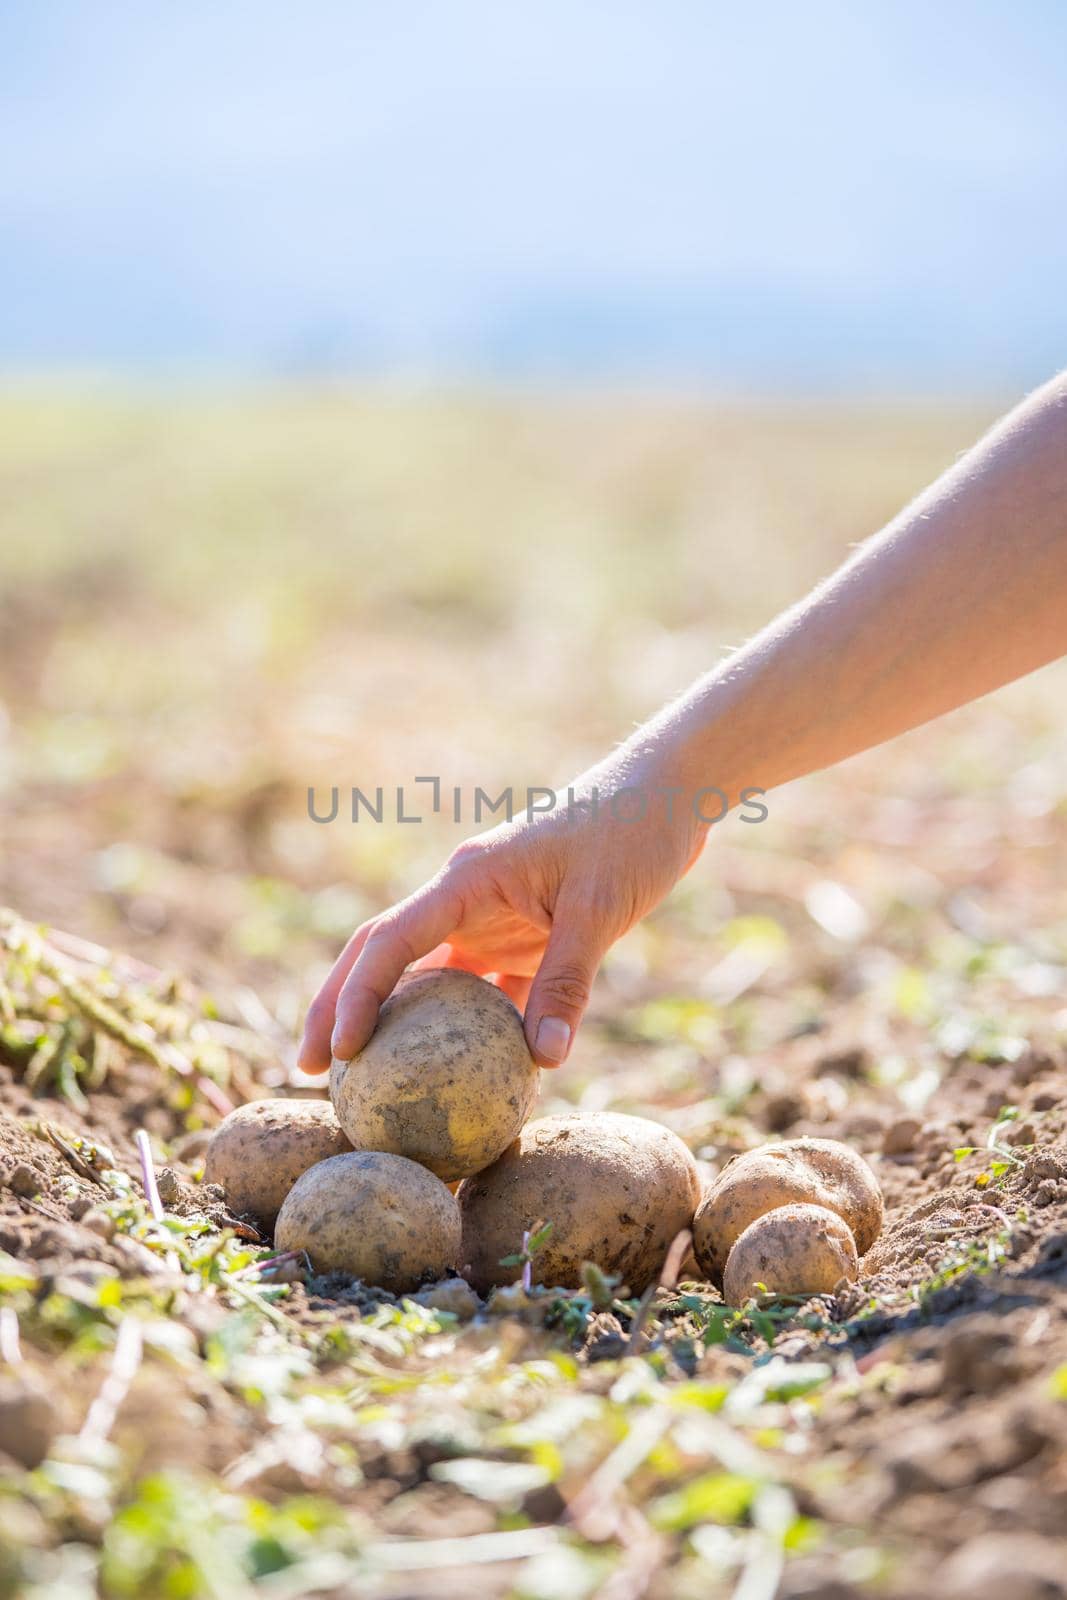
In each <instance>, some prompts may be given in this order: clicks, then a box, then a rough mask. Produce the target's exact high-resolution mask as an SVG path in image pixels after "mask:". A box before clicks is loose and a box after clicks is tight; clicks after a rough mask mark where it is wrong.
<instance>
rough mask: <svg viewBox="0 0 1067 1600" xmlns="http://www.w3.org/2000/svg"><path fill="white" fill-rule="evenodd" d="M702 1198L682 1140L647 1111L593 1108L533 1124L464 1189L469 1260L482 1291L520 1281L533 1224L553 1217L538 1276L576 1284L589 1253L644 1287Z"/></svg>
mask: <svg viewBox="0 0 1067 1600" xmlns="http://www.w3.org/2000/svg"><path fill="white" fill-rule="evenodd" d="M699 1198H700V1179H699V1176H698V1174H697V1169H696V1163H695V1162H694V1160H693V1158H692V1156H691V1155H690V1154H689V1151H688V1150H687V1149H686V1147H685V1145H684V1144H683V1143H682V1141H681V1140H680V1139H679V1138H677V1137H676V1136H675V1135H674V1134H673V1133H671V1132H670V1130H669V1129H667V1128H664V1127H662V1126H661V1125H660V1124H659V1123H658V1122H648V1121H646V1120H645V1118H643V1117H626V1116H619V1115H616V1114H614V1113H611V1112H592V1113H590V1114H588V1115H586V1116H579V1115H567V1116H557V1117H541V1118H539V1119H538V1120H537V1121H536V1122H531V1123H528V1124H527V1126H526V1127H525V1128H524V1129H523V1130H522V1133H521V1134H520V1135H519V1137H518V1139H517V1140H516V1141H515V1143H514V1144H513V1145H511V1146H510V1147H509V1148H508V1149H507V1150H505V1151H504V1154H503V1155H502V1156H500V1157H499V1159H498V1160H496V1161H494V1162H493V1165H492V1166H491V1167H489V1168H487V1169H486V1171H484V1172H479V1173H478V1174H477V1176H476V1177H473V1178H468V1179H467V1180H466V1182H465V1183H464V1184H463V1185H462V1187H461V1188H460V1191H459V1207H460V1211H461V1213H462V1216H463V1260H464V1262H465V1263H466V1264H469V1267H470V1274H469V1276H470V1281H471V1283H472V1284H473V1285H474V1287H475V1288H476V1289H477V1290H478V1292H479V1293H480V1294H484V1293H486V1292H487V1291H488V1290H489V1289H491V1288H492V1287H494V1286H495V1285H499V1284H506V1283H513V1282H514V1281H515V1280H516V1279H517V1278H518V1277H519V1276H520V1273H521V1270H522V1269H521V1267H502V1266H501V1265H500V1261H501V1258H502V1257H504V1256H509V1255H514V1254H516V1253H518V1252H519V1251H521V1249H522V1236H523V1232H524V1230H528V1229H532V1228H534V1227H535V1225H536V1224H538V1223H540V1222H551V1223H552V1225H553V1226H552V1232H551V1233H550V1234H549V1236H548V1239H547V1241H546V1242H545V1244H544V1245H543V1246H542V1248H541V1249H540V1250H538V1251H537V1252H536V1254H535V1255H534V1258H533V1278H534V1281H535V1282H537V1283H542V1284H552V1285H555V1284H559V1285H561V1286H562V1287H564V1288H570V1289H573V1288H577V1287H578V1286H579V1284H580V1281H581V1266H582V1262H583V1261H593V1262H595V1263H596V1265H597V1266H598V1267H600V1269H601V1270H602V1271H603V1272H610V1273H616V1274H618V1276H619V1278H620V1279H621V1280H622V1281H623V1282H624V1283H626V1284H627V1285H628V1286H629V1288H630V1289H631V1290H632V1291H633V1292H634V1293H635V1294H640V1293H641V1292H642V1290H644V1289H645V1288H646V1287H647V1285H648V1284H649V1283H650V1282H652V1281H653V1279H654V1278H655V1277H656V1274H657V1273H658V1272H659V1271H660V1269H661V1267H662V1266H663V1262H664V1258H665V1256H666V1254H667V1250H668V1248H669V1246H670V1244H671V1241H672V1240H673V1238H674V1236H675V1234H677V1233H678V1232H679V1230H680V1229H682V1228H687V1227H689V1225H690V1223H691V1222H692V1220H693V1211H694V1209H695V1207H696V1204H697V1201H698V1200H699Z"/></svg>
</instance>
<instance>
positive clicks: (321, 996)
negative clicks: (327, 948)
mask: <svg viewBox="0 0 1067 1600" xmlns="http://www.w3.org/2000/svg"><path fill="white" fill-rule="evenodd" d="M373 926H374V922H373V921H371V922H364V923H361V924H360V926H359V927H358V928H357V929H356V931H355V933H354V934H353V935H352V937H351V938H350V939H349V941H348V943H347V944H346V945H345V947H344V949H343V950H342V951H341V954H340V955H339V956H338V957H337V960H336V961H335V962H334V964H333V966H332V967H331V968H330V971H329V975H328V977H327V978H326V980H325V982H324V983H323V984H322V986H321V987H320V989H319V991H318V993H317V994H316V996H315V998H314V1000H312V1002H311V1004H310V1006H309V1007H308V1014H307V1018H306V1020H305V1022H304V1037H303V1039H302V1040H301V1042H300V1049H299V1051H298V1053H297V1058H296V1064H297V1066H298V1067H299V1068H300V1070H301V1072H310V1073H316V1072H326V1071H327V1070H328V1068H329V1065H330V1035H331V1033H332V1032H333V1024H334V1015H335V1013H336V1010H337V996H338V995H339V994H340V993H341V988H342V986H343V984H344V981H345V979H346V978H347V977H348V974H349V973H350V972H351V970H352V967H353V964H354V963H355V960H356V958H357V956H358V955H359V952H360V951H361V950H362V949H363V946H364V945H365V944H366V942H367V939H368V938H369V937H370V931H371V929H372V928H373Z"/></svg>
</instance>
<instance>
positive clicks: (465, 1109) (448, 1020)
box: [330, 968, 540, 1183]
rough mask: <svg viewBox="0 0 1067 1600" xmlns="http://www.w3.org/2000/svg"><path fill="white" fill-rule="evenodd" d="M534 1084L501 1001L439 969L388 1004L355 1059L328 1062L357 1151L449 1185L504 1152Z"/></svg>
mask: <svg viewBox="0 0 1067 1600" xmlns="http://www.w3.org/2000/svg"><path fill="white" fill-rule="evenodd" d="M539 1081H540V1072H539V1070H538V1067H537V1065H536V1063H535V1062H534V1060H533V1058H532V1056H531V1055H530V1052H529V1050H528V1049H527V1047H526V1036H525V1034H524V1033H523V1031H522V1018H521V1017H520V1016H519V1013H518V1012H517V1011H516V1009H515V1007H514V1006H513V1005H512V1003H511V1001H510V1000H509V999H508V997H507V995H505V994H504V993H503V992H502V991H501V990H500V989H498V988H497V987H496V985H495V984H491V983H487V982H486V981H485V979H484V978H477V977H475V976H474V975H473V973H470V972H460V971H458V970H456V969H455V968H441V969H440V970H439V971H432V972H419V973H415V974H413V975H412V976H410V977H409V978H408V979H407V980H406V981H405V982H404V983H402V984H401V985H400V986H399V987H398V988H397V989H396V991H395V993H393V994H392V995H391V996H390V997H389V999H388V1000H387V1001H386V1002H385V1004H384V1005H383V1006H382V1009H381V1012H380V1014H379V1017H378V1026H377V1027H376V1028H375V1030H374V1033H373V1035H372V1036H371V1038H370V1040H369V1041H368V1042H367V1044H366V1045H365V1046H364V1048H363V1049H362V1050H361V1051H360V1053H359V1054H358V1055H357V1056H355V1057H354V1058H353V1060H351V1061H335V1062H334V1064H333V1067H332V1069H331V1071H330V1095H331V1097H332V1099H333V1103H334V1107H335V1108H336V1111H337V1117H338V1121H339V1122H340V1124H341V1126H342V1128H344V1130H345V1133H346V1134H347V1135H348V1138H349V1140H350V1141H351V1143H352V1145H353V1146H354V1148H355V1149H357V1150H386V1151H390V1152H392V1153H393V1154H395V1155H402V1156H407V1157H409V1158H410V1160H412V1161H418V1162H420V1163H421V1164H422V1166H424V1167H429V1169H430V1171H431V1172H434V1173H436V1174H437V1176H438V1177H439V1178H441V1179H443V1180H444V1181H445V1182H446V1183H451V1182H454V1181H455V1180H456V1179H459V1178H466V1177H468V1176H469V1175H470V1174H471V1173H473V1172H480V1171H481V1169H482V1168H483V1167H487V1166H488V1165H489V1163H490V1162H491V1161H495V1159H496V1157H497V1156H498V1155H499V1154H500V1152H501V1151H502V1150H505V1149H506V1148H507V1146H508V1145H509V1144H510V1143H511V1141H512V1140H513V1139H514V1138H515V1136H516V1135H517V1133H518V1132H519V1129H520V1128H521V1127H522V1125H523V1123H524V1122H525V1121H526V1118H527V1117H528V1116H529V1115H530V1112H531V1111H532V1109H533V1106H534V1102H535V1101H536V1099H537V1091H538V1085H539Z"/></svg>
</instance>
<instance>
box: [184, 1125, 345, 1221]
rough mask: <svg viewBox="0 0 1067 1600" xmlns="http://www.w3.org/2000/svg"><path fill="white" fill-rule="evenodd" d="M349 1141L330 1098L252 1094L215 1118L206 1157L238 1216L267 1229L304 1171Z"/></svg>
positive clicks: (210, 1179) (210, 1176)
mask: <svg viewBox="0 0 1067 1600" xmlns="http://www.w3.org/2000/svg"><path fill="white" fill-rule="evenodd" d="M351 1148H352V1147H351V1145H350V1144H349V1142H348V1140H347V1139H346V1138H345V1136H344V1134H343V1133H342V1131H341V1127H340V1124H339V1123H338V1121H337V1117H336V1115H335V1113H334V1109H333V1106H332V1105H331V1104H330V1102H329V1101H328V1100H253V1101H252V1102H251V1104H249V1105H246V1106H238V1107H237V1110H236V1111H231V1112H230V1114H229V1116H228V1117H226V1118H225V1119H224V1121H222V1122H220V1123H219V1126H218V1127H217V1128H216V1130H215V1132H214V1134H213V1135H212V1139H211V1143H210V1144H209V1145H208V1147H207V1156H206V1158H205V1161H204V1182H205V1183H217V1184H219V1185H220V1187H221V1188H222V1189H224V1190H225V1193H226V1204H227V1205H228V1206H229V1208H230V1210H231V1211H232V1212H234V1213H235V1214H236V1215H237V1216H251V1217H254V1218H255V1220H256V1222H258V1223H259V1224H260V1226H261V1227H263V1228H267V1229H270V1228H271V1227H273V1225H274V1219H275V1217H276V1216H277V1215H278V1212H279V1211H280V1209H281V1204H282V1201H283V1200H284V1199H285V1197H286V1195H287V1194H288V1193H289V1190H290V1189H291V1188H292V1187H293V1184H294V1183H295V1182H296V1180H297V1178H299V1176H300V1174H301V1173H302V1172H306V1171H307V1169H308V1167H313V1166H314V1165H315V1163H316V1161H324V1160H325V1159H326V1157H327V1156H336V1155H340V1153H341V1152H342V1151H343V1150H350V1149H351Z"/></svg>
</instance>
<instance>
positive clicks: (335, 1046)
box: [330, 1033, 352, 1065]
mask: <svg viewBox="0 0 1067 1600" xmlns="http://www.w3.org/2000/svg"><path fill="white" fill-rule="evenodd" d="M341 1044H342V1038H341V1035H340V1033H335V1034H334V1036H333V1038H332V1039H331V1040H330V1058H331V1063H330V1064H331V1065H332V1064H333V1062H334V1061H351V1059H352V1052H351V1050H349V1051H347V1052H346V1051H344V1050H342V1049H341Z"/></svg>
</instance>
